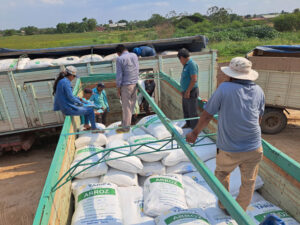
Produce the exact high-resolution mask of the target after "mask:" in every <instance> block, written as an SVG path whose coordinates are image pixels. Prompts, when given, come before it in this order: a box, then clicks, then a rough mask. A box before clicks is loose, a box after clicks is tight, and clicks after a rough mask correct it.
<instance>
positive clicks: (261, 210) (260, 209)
mask: <svg viewBox="0 0 300 225" xmlns="http://www.w3.org/2000/svg"><path fill="white" fill-rule="evenodd" d="M246 213H247V214H248V215H249V216H250V217H251V218H252V219H253V220H254V221H255V222H256V224H260V223H261V222H262V221H263V220H264V219H265V217H266V216H267V215H269V214H275V215H276V216H278V217H279V218H280V219H282V220H283V222H284V223H285V224H287V225H299V224H300V223H298V222H297V221H296V220H295V219H294V218H292V217H291V216H290V215H289V214H288V213H287V212H285V211H284V210H282V209H281V208H279V207H278V206H276V205H273V204H272V203H270V202H268V201H266V200H263V201H259V202H255V203H251V204H250V206H248V208H247V211H246Z"/></svg>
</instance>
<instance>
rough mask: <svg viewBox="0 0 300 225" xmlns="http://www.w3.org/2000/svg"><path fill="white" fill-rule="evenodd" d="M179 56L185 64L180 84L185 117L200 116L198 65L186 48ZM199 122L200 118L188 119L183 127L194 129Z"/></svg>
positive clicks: (179, 52) (181, 50)
mask: <svg viewBox="0 0 300 225" xmlns="http://www.w3.org/2000/svg"><path fill="white" fill-rule="evenodd" d="M177 57H178V59H179V61H180V62H181V64H182V65H183V70H182V73H181V79H180V85H181V88H182V109H183V115H184V118H185V119H187V118H193V117H198V112H197V109H198V102H197V101H198V96H199V88H198V83H197V80H198V76H199V74H198V65H197V64H196V63H195V62H194V61H193V60H192V59H191V58H190V53H189V51H188V50H187V49H185V48H182V49H180V50H179V51H178V54H177ZM197 122H198V119H194V120H187V121H186V124H185V125H184V127H183V128H192V129H194V128H195V127H196V125H197Z"/></svg>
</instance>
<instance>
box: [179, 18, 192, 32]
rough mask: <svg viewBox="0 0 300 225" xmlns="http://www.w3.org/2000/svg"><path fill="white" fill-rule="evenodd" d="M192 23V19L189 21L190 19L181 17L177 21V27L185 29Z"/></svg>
mask: <svg viewBox="0 0 300 225" xmlns="http://www.w3.org/2000/svg"><path fill="white" fill-rule="evenodd" d="M193 24H194V23H193V21H191V20H190V19H188V18H183V19H182V20H180V21H179V22H178V23H177V25H176V26H177V27H178V28H179V29H187V28H188V27H190V26H192V25H193Z"/></svg>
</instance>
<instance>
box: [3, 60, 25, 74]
mask: <svg viewBox="0 0 300 225" xmlns="http://www.w3.org/2000/svg"><path fill="white" fill-rule="evenodd" d="M29 61H30V59H29V58H19V59H2V60H0V71H11V70H22V69H24V67H25V65H26V64H27V63H28V62H29Z"/></svg>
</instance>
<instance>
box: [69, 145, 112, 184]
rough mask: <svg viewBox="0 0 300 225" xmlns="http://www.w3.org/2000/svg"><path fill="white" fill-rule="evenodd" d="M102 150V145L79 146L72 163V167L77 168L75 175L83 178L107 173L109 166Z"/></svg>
mask: <svg viewBox="0 0 300 225" xmlns="http://www.w3.org/2000/svg"><path fill="white" fill-rule="evenodd" d="M102 151H103V148H102V147H100V146H93V145H87V146H83V147H82V148H78V149H77V150H76V152H75V157H74V160H73V162H72V164H71V168H72V167H74V168H75V169H74V172H73V175H75V177H76V178H81V179H83V178H90V177H98V176H100V175H103V174H106V172H107V169H108V167H107V165H106V163H105V162H103V160H104V159H103V152H102ZM87 157H88V158H87ZM85 158H86V159H85ZM82 160H83V161H82ZM99 162H100V163H99Z"/></svg>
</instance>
